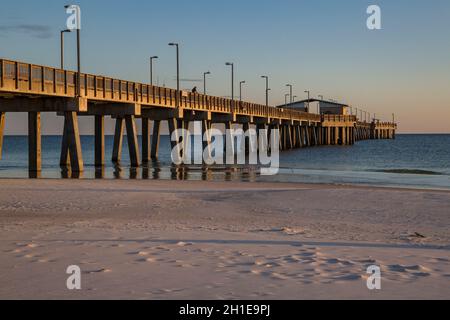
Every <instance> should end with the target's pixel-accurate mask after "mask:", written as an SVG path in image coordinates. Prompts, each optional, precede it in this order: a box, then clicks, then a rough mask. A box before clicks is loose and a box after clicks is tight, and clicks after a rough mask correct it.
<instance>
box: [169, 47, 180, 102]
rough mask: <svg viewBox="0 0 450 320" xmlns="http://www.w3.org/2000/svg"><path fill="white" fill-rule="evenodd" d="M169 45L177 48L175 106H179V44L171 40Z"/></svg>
mask: <svg viewBox="0 0 450 320" xmlns="http://www.w3.org/2000/svg"><path fill="white" fill-rule="evenodd" d="M169 46H171V47H176V50H177V94H176V104H177V107H179V100H180V97H179V95H180V46H179V45H178V43H175V42H171V43H169Z"/></svg>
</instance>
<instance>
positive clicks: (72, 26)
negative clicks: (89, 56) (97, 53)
mask: <svg viewBox="0 0 450 320" xmlns="http://www.w3.org/2000/svg"><path fill="white" fill-rule="evenodd" d="M64 8H65V9H66V13H67V14H71V17H69V19H68V20H67V29H69V30H71V31H72V30H77V97H81V40H80V39H81V32H80V31H81V9H80V7H79V6H77V5H66V6H64ZM72 17H73V19H72Z"/></svg>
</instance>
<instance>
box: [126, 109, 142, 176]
mask: <svg viewBox="0 0 450 320" xmlns="http://www.w3.org/2000/svg"><path fill="white" fill-rule="evenodd" d="M125 124H126V127H127V140H128V150H129V152H130V164H131V166H132V167H133V168H138V167H139V166H140V159H139V143H138V138H137V131H136V121H135V118H134V116H126V117H125Z"/></svg>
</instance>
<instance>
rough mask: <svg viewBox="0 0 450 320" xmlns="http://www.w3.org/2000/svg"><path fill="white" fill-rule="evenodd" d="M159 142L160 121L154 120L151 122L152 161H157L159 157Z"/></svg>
mask: <svg viewBox="0 0 450 320" xmlns="http://www.w3.org/2000/svg"><path fill="white" fill-rule="evenodd" d="M160 141H161V121H159V120H155V121H154V122H153V134H152V154H151V157H152V160H158V157H159V144H160Z"/></svg>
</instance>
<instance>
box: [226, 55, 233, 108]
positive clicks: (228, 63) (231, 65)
mask: <svg viewBox="0 0 450 320" xmlns="http://www.w3.org/2000/svg"><path fill="white" fill-rule="evenodd" d="M225 65H226V66H230V67H231V100H232V112H234V63H232V62H226V63H225Z"/></svg>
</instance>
